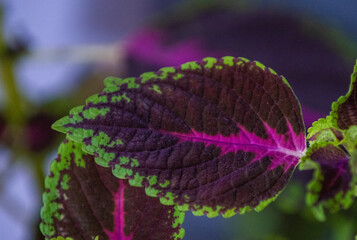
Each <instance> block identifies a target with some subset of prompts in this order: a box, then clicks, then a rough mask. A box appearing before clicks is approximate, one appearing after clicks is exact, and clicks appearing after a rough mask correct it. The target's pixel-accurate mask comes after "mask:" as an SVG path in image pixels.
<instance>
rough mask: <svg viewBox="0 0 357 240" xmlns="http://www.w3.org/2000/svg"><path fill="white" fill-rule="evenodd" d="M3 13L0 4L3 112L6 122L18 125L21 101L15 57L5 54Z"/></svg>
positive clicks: (21, 122)
mask: <svg viewBox="0 0 357 240" xmlns="http://www.w3.org/2000/svg"><path fill="white" fill-rule="evenodd" d="M2 16H3V14H2V9H1V6H0V71H1V80H2V84H3V89H4V90H5V91H4V94H5V96H6V102H5V106H6V107H5V114H6V118H7V122H8V123H11V125H12V126H16V128H17V127H19V126H21V125H22V124H23V122H24V112H23V101H22V99H21V95H20V94H19V92H18V89H17V85H16V79H15V72H14V65H15V59H13V58H12V57H11V56H8V54H7V47H6V42H5V39H4V33H3V28H2V26H3V17H2Z"/></svg>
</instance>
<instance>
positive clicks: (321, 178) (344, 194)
mask: <svg viewBox="0 0 357 240" xmlns="http://www.w3.org/2000/svg"><path fill="white" fill-rule="evenodd" d="M302 161H303V162H302V163H301V165H300V168H301V169H314V176H313V179H312V180H311V181H310V183H309V184H308V194H307V197H306V202H307V204H308V206H313V207H314V208H313V209H314V213H315V216H316V217H317V218H318V219H320V220H324V219H325V215H324V212H323V208H328V209H329V210H330V211H332V212H336V211H338V210H340V209H346V208H348V207H350V206H351V204H352V203H353V199H354V190H355V184H356V176H355V173H354V166H353V165H354V162H355V161H356V156H354V157H353V158H351V157H350V156H349V154H348V153H346V152H345V151H344V150H343V149H341V148H340V147H339V146H337V145H335V144H333V143H330V142H318V143H315V144H313V145H312V147H309V148H308V151H307V153H306V156H304V157H303V160H302Z"/></svg>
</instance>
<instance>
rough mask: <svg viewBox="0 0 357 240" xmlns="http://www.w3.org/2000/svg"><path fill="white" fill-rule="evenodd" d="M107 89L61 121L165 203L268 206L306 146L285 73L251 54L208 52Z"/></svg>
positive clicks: (199, 208)
mask: <svg viewBox="0 0 357 240" xmlns="http://www.w3.org/2000/svg"><path fill="white" fill-rule="evenodd" d="M104 83H105V85H106V88H105V89H104V91H103V92H102V93H100V94H96V95H94V96H92V97H90V98H88V99H87V102H86V105H84V106H79V107H77V108H75V109H72V110H71V112H70V115H69V116H68V117H65V118H62V119H60V120H59V121H58V122H56V123H55V124H54V126H53V127H54V128H55V129H57V130H59V131H62V132H64V133H67V136H68V137H69V138H70V139H72V140H74V141H77V142H83V143H84V144H85V146H84V150H85V151H86V152H88V153H90V154H94V156H95V160H96V162H97V163H98V164H100V165H101V166H105V167H108V166H111V167H113V173H114V175H115V176H117V177H119V178H126V179H130V180H129V183H130V184H131V185H135V186H144V187H145V188H146V193H147V194H148V195H150V196H157V197H160V200H161V202H162V203H163V204H174V203H176V204H178V205H179V206H180V209H182V210H188V209H190V210H193V213H194V214H196V215H202V214H207V215H208V216H209V217H214V216H217V215H218V214H223V216H225V217H229V216H232V215H234V213H237V212H238V213H244V212H245V211H247V210H250V209H252V208H255V209H256V210H260V209H262V208H264V207H265V206H266V205H267V204H268V203H269V202H271V201H272V200H273V199H274V198H275V197H276V196H277V194H278V193H279V192H280V191H281V190H282V189H283V188H284V186H285V185H286V184H287V182H288V180H289V178H290V176H291V174H292V172H293V170H294V169H295V167H296V165H297V163H298V161H299V158H300V157H301V156H302V155H303V154H304V151H305V132H304V131H305V128H304V124H303V120H302V116H301V109H300V105H299V102H298V100H297V99H296V97H295V95H294V93H293V91H292V90H291V88H290V86H289V84H288V83H287V81H286V79H285V78H284V77H282V76H279V75H277V74H276V73H275V72H274V71H273V70H272V69H270V68H267V67H265V66H263V65H262V64H261V63H259V62H251V61H249V60H247V59H244V58H233V57H224V58H222V59H218V60H217V59H215V58H205V59H203V61H202V62H188V63H185V64H183V65H181V66H180V67H177V68H173V67H168V68H162V69H160V70H159V71H157V72H149V73H144V74H142V75H141V76H139V77H137V78H126V79H119V78H107V79H106V80H105V82H104Z"/></svg>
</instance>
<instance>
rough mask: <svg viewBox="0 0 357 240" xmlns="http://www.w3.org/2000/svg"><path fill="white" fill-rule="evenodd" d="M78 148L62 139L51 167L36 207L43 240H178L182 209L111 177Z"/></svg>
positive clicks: (180, 230)
mask: <svg viewBox="0 0 357 240" xmlns="http://www.w3.org/2000/svg"><path fill="white" fill-rule="evenodd" d="M81 148H82V144H78V143H74V142H72V141H67V140H66V141H65V143H63V144H62V145H61V146H60V149H59V154H58V157H57V159H56V160H55V161H54V162H53V163H52V165H51V174H50V176H49V177H47V179H46V192H45V193H44V195H43V200H44V207H43V208H42V210H41V217H42V223H41V225H40V228H41V231H42V233H43V234H44V235H45V237H46V239H50V238H52V237H58V236H62V237H71V238H73V239H76V240H79V239H94V237H96V236H98V237H99V239H100V240H104V239H109V240H131V239H132V240H134V239H135V240H140V239H145V240H146V239H152V240H154V239H182V237H183V235H184V230H183V229H181V227H180V226H181V223H182V221H183V218H184V213H183V212H180V211H178V210H176V207H171V206H163V205H162V204H160V202H159V200H158V199H156V198H150V197H148V196H146V194H145V191H144V189H142V188H136V187H131V186H130V185H129V184H128V182H127V180H121V179H118V178H115V177H114V176H113V175H112V173H111V171H110V169H108V168H103V167H100V166H98V165H97V164H95V163H94V158H93V156H91V155H88V154H84V153H83V152H82V150H81Z"/></svg>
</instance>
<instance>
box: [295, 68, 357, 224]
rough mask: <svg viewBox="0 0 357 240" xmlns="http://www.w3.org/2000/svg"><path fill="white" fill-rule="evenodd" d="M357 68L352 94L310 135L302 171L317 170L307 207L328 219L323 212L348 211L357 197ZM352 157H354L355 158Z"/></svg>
mask: <svg viewBox="0 0 357 240" xmlns="http://www.w3.org/2000/svg"><path fill="white" fill-rule="evenodd" d="M356 77H357V64H356V66H355V69H354V73H353V74H352V77H351V85H350V90H349V91H348V93H347V94H346V95H345V96H342V97H340V98H339V99H338V101H337V102H334V103H333V104H332V111H331V113H330V116H327V117H326V118H322V119H319V120H318V121H316V122H315V123H314V124H313V126H312V127H311V128H309V130H308V132H309V134H308V136H307V138H308V140H309V143H310V147H309V148H308V150H307V153H306V156H305V157H303V158H302V164H301V165H300V169H302V170H305V169H314V170H315V172H314V177H313V179H312V181H311V182H310V183H309V185H308V191H309V192H308V194H307V199H306V200H307V204H308V205H310V206H314V207H315V208H314V212H315V213H316V216H317V217H318V218H320V219H321V220H323V219H324V213H323V208H324V207H325V208H328V209H329V210H331V211H332V212H335V211H337V210H339V209H347V208H348V207H350V206H351V205H352V203H353V199H354V197H355V186H356V183H357V177H356V169H355V164H356V157H357V156H356V154H357V152H356V146H357V106H356V100H357V87H356ZM351 156H352V157H351Z"/></svg>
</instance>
